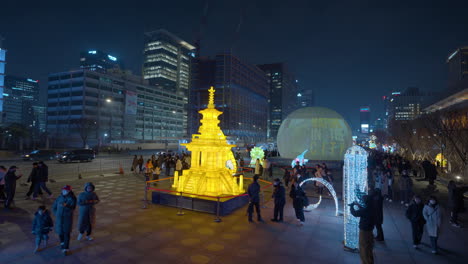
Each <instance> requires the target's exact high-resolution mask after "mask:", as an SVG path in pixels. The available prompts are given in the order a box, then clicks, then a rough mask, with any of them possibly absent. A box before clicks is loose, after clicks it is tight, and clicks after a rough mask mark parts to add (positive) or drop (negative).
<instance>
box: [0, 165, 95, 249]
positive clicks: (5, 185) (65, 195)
mask: <svg viewBox="0 0 468 264" xmlns="http://www.w3.org/2000/svg"><path fill="white" fill-rule="evenodd" d="M32 165H33V167H32V169H31V173H30V174H29V177H28V180H27V181H28V182H30V183H31V185H30V187H29V191H28V192H27V194H26V199H33V200H35V199H37V198H38V196H39V195H42V193H41V191H44V192H46V193H47V194H48V196H47V198H49V199H53V195H52V193H51V191H50V190H49V189H48V188H47V182H48V180H49V175H48V167H47V165H46V164H45V163H44V162H42V161H40V162H37V163H36V162H34V163H33V164H32ZM21 177H23V173H22V172H21V170H20V168H18V167H16V166H11V167H10V168H9V169H8V170H7V169H6V168H5V167H4V166H0V199H1V200H3V201H4V209H5V210H14V208H15V207H14V198H15V193H16V185H17V181H18V180H19V179H20V178H21ZM94 190H95V187H94V185H93V184H92V183H90V182H88V183H86V184H85V186H84V191H83V192H82V193H80V195H79V196H78V199H77V198H76V197H75V194H74V193H73V191H72V187H71V186H70V185H65V186H64V187H63V188H62V189H61V193H60V195H59V196H57V198H56V199H55V201H54V202H53V206H52V213H53V216H55V217H54V218H55V221H54V219H53V217H52V216H51V214H50V212H49V210H48V209H47V208H46V206H44V205H41V206H39V207H38V209H37V211H36V212H35V214H34V219H33V222H32V234H34V235H35V237H36V238H35V249H34V253H36V252H38V251H39V250H40V249H41V244H42V242H44V247H47V243H48V240H49V232H50V231H52V229H53V227H55V232H56V233H57V235H58V237H59V240H60V247H61V249H62V252H63V254H64V255H65V256H66V255H68V254H69V244H70V234H71V231H72V229H73V215H74V211H75V208H76V206H77V205H78V206H79V217H78V231H79V235H78V238H77V239H78V240H81V239H82V237H83V234H84V233H86V239H87V240H93V238H92V237H91V233H92V227H93V226H94V219H95V208H94V205H96V204H97V203H99V197H98V196H97V194H96V193H95V191H94Z"/></svg>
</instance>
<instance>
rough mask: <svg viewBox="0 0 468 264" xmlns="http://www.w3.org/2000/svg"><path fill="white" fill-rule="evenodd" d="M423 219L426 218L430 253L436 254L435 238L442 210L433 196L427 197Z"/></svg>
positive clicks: (438, 229) (437, 235)
mask: <svg viewBox="0 0 468 264" xmlns="http://www.w3.org/2000/svg"><path fill="white" fill-rule="evenodd" d="M423 216H424V220H426V231H427V234H428V235H429V238H430V240H431V247H432V253H433V254H437V251H438V245H437V240H438V238H439V235H440V226H441V223H442V210H441V209H440V206H439V204H438V202H437V199H436V198H435V197H434V196H430V197H429V202H428V203H427V204H426V205H425V206H424V208H423Z"/></svg>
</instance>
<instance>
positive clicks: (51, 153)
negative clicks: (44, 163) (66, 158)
mask: <svg viewBox="0 0 468 264" xmlns="http://www.w3.org/2000/svg"><path fill="white" fill-rule="evenodd" d="M57 154H58V153H57V152H56V151H55V150H34V151H32V152H31V153H28V154H24V155H22V158H23V160H33V161H34V160H36V161H37V160H53V159H56V158H57Z"/></svg>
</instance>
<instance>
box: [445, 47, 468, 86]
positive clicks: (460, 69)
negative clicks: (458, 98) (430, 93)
mask: <svg viewBox="0 0 468 264" xmlns="http://www.w3.org/2000/svg"><path fill="white" fill-rule="evenodd" d="M447 65H448V88H449V90H450V91H451V92H453V91H460V90H463V89H466V88H468V47H461V48H458V49H456V50H455V51H454V52H452V53H450V55H449V56H448V58H447Z"/></svg>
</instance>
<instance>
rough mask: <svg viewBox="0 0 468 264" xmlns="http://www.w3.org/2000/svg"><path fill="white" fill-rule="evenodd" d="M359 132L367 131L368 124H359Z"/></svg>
mask: <svg viewBox="0 0 468 264" xmlns="http://www.w3.org/2000/svg"><path fill="white" fill-rule="evenodd" d="M361 133H366V134H367V133H369V124H361Z"/></svg>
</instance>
